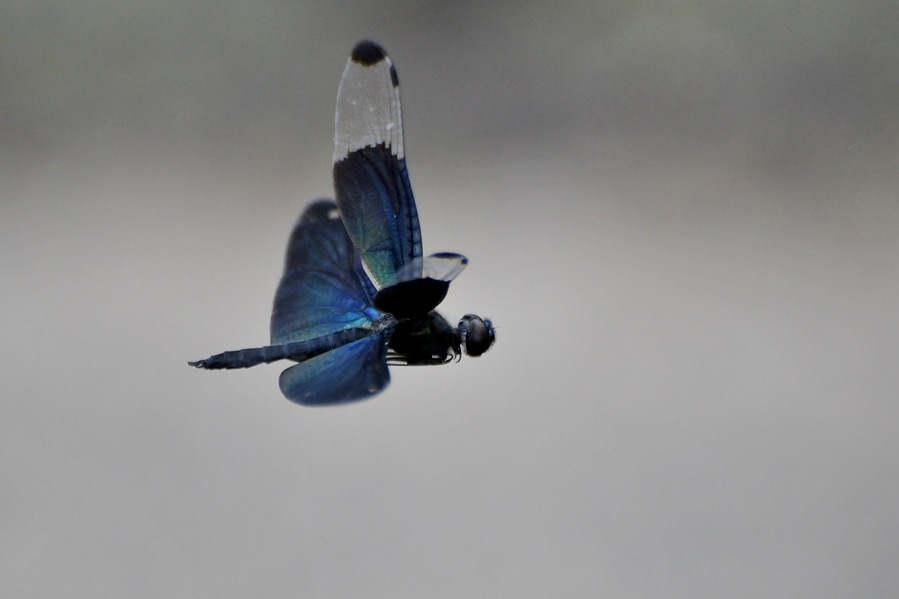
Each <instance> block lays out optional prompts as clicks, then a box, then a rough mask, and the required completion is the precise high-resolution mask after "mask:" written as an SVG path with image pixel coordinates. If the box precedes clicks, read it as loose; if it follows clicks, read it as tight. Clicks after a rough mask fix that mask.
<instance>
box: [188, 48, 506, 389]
mask: <svg viewBox="0 0 899 599" xmlns="http://www.w3.org/2000/svg"><path fill="white" fill-rule="evenodd" d="M335 129H336V136H335V144H334V156H333V163H332V171H333V176H334V194H335V197H336V200H337V201H336V202H334V201H333V200H327V199H322V200H316V201H314V202H313V203H311V204H310V205H309V206H307V207H306V209H305V210H304V211H303V213H302V214H301V215H300V218H299V220H298V221H297V224H296V225H295V226H294V229H293V232H292V233H291V235H290V240H289V241H288V244H287V255H286V258H285V262H284V273H283V275H282V278H281V282H280V283H279V285H278V290H277V291H276V293H275V301H274V307H273V309H272V320H271V345H267V346H265V347H256V348H250V349H241V350H237V351H227V352H224V353H221V354H217V355H214V356H211V357H209V358H206V359H205V360H199V361H197V362H188V364H190V365H191V366H195V367H197V368H205V369H208V370H217V369H233V368H249V367H251V366H256V365H257V364H263V363H270V362H275V361H277V360H292V361H294V362H298V363H297V364H295V365H293V366H291V367H290V368H288V369H286V370H285V371H284V372H282V373H281V377H280V380H279V384H280V387H281V392H282V393H284V396H285V397H287V399H289V400H291V401H294V402H296V403H298V404H302V405H333V404H340V403H346V402H351V401H357V400H361V399H365V398H367V397H371V396H372V395H375V394H376V393H379V392H380V391H382V390H383V389H384V388H385V387H386V386H387V384H388V383H389V382H390V373H389V370H388V365H389V364H390V365H428V364H445V363H447V362H450V361H452V360H453V359H456V360H458V359H459V358H460V357H461V354H462V352H463V351H464V352H465V353H466V354H468V355H469V356H480V355H481V354H483V353H484V352H486V351H487V350H488V349H489V348H490V346H491V345H492V344H493V342H494V341H495V340H496V333H495V331H494V328H493V324H492V323H491V321H490V320H489V319H482V318H481V317H479V316H476V315H474V314H467V315H465V316H463V317H462V319H461V320H460V321H459V324H458V326H456V327H453V326H452V325H450V324H449V322H448V321H447V320H446V319H445V318H444V317H443V316H441V315H440V314H438V313H437V312H436V311H434V309H435V308H436V307H437V306H438V305H439V304H440V302H441V301H443V298H444V297H446V293H447V290H448V289H449V284H450V281H452V280H453V279H454V278H455V277H456V276H458V274H459V273H460V272H461V271H462V269H464V268H465V265H466V264H467V263H468V260H467V259H466V258H465V257H464V256H462V255H460V254H452V253H439V254H432V255H430V256H427V257H423V256H422V247H421V230H420V227H419V223H418V212H417V210H416V208H415V199H414V197H413V196H412V186H411V185H410V183H409V174H408V172H407V171H406V159H405V154H404V152H403V125H402V114H401V111H400V96H399V80H398V78H397V74H396V69H395V68H394V66H393V64H392V63H391V61H390V59H389V58H388V57H387V53H386V52H385V51H384V49H383V48H382V47H381V46H379V45H378V44H377V43H375V42H372V41H368V40H363V41H361V42H359V43H358V44H356V46H355V47H354V48H353V51H352V53H351V54H350V59H349V60H348V61H347V65H346V69H344V71H343V77H342V78H341V80H340V87H339V88H338V91H337V111H336V118H335Z"/></svg>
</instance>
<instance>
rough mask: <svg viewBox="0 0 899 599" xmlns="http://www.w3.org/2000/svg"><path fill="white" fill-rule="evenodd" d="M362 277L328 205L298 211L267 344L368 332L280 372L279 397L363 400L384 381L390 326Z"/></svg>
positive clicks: (314, 401) (320, 202) (315, 400)
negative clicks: (376, 306) (373, 303)
mask: <svg viewBox="0 0 899 599" xmlns="http://www.w3.org/2000/svg"><path fill="white" fill-rule="evenodd" d="M369 285H370V283H368V280H367V278H366V276H365V274H364V273H363V272H362V266H361V263H360V261H359V256H358V254H357V253H356V251H355V248H354V247H353V244H352V242H350V239H349V237H347V233H346V230H345V229H344V227H343V223H341V221H340V216H339V214H338V212H337V205H336V204H335V203H334V202H332V201H331V200H318V201H316V202H313V203H312V204H310V205H309V206H307V207H306V210H304V211H303V214H302V215H301V216H300V220H299V221H298V222H297V224H296V226H295V227H294V230H293V232H292V233H291V235H290V241H289V242H288V246H287V257H286V259H285V262H284V275H283V277H282V278H281V283H280V284H279V285H278V291H277V292H276V293H275V304H274V308H273V310H272V323H271V337H272V344H273V345H274V344H284V343H292V342H296V341H304V340H308V339H316V340H317V339H318V338H320V337H321V336H322V335H326V334H329V333H334V332H337V331H343V330H348V329H356V328H359V327H362V328H371V329H372V334H371V335H370V336H367V337H363V338H362V339H358V340H357V341H353V342H352V343H349V344H347V345H344V346H342V347H337V348H335V349H332V350H330V351H328V352H326V353H324V354H321V355H318V356H315V357H313V358H310V359H308V360H305V361H303V362H300V363H299V364H297V365H296V366H291V367H290V368H288V369H287V370H285V371H284V372H282V373H281V379H280V386H281V392H282V393H284V396H285V397H287V399H289V400H291V401H295V402H297V403H300V404H304V405H327V404H335V403H343V402H348V401H355V400H359V399H364V398H366V397H369V396H371V395H374V394H375V393H377V392H378V391H380V390H381V389H383V388H384V387H385V386H387V383H389V382H390V374H389V372H388V370H387V344H388V342H389V340H390V336H391V334H392V332H393V327H392V326H387V327H384V326H382V324H383V321H382V320H381V318H382V316H383V315H382V314H380V313H379V312H378V311H377V310H375V309H374V308H373V307H372V306H371V295H370V292H369V287H368V286H369Z"/></svg>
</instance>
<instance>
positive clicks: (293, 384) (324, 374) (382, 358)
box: [279, 328, 393, 406]
mask: <svg viewBox="0 0 899 599" xmlns="http://www.w3.org/2000/svg"><path fill="white" fill-rule="evenodd" d="M392 330H393V329H392V328H390V329H387V330H384V331H382V332H381V333H380V334H375V335H371V336H369V337H365V338H363V339H360V340H358V341H355V342H353V343H350V344H349V345H344V346H343V347H339V348H337V349H334V350H331V351H329V352H327V353H325V354H322V355H320V356H316V357H314V358H312V359H310V360H306V361H305V362H300V363H299V364H297V365H296V366H291V367H290V368H288V369H287V370H285V371H284V372H282V373H281V378H280V380H279V384H280V386H281V392H282V393H283V394H284V397H286V398H287V399H289V400H290V401H293V402H296V403H298V404H302V405H306V406H322V405H334V404H340V403H347V402H351V401H358V400H360V399H366V398H368V397H371V396H372V395H375V394H376V393H378V392H379V391H381V390H382V389H384V387H386V386H387V384H388V383H389V382H390V372H389V371H388V368H387V343H388V341H389V339H390V334H391V332H392Z"/></svg>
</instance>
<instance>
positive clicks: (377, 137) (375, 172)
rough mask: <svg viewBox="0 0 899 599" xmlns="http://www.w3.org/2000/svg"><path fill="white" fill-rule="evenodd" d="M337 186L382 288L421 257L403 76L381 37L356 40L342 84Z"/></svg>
mask: <svg viewBox="0 0 899 599" xmlns="http://www.w3.org/2000/svg"><path fill="white" fill-rule="evenodd" d="M335 129H336V135H335V144H334V159H333V175H334V192H335V195H336V198H337V205H338V206H339V208H340V215H341V217H342V218H343V222H344V225H345V226H346V230H347V233H348V234H349V236H350V239H352V241H353V243H354V244H355V245H356V247H357V248H358V250H359V253H360V255H361V258H362V262H363V263H364V265H365V269H366V271H367V272H368V274H369V275H370V276H371V279H372V280H373V282H374V283H375V285H376V286H377V287H378V288H381V287H383V286H385V284H387V282H388V281H389V280H390V279H391V278H392V277H393V276H394V275H395V273H396V272H397V271H398V270H400V269H402V268H403V266H404V265H406V264H407V263H409V262H410V261H412V260H414V259H416V258H420V257H421V231H420V229H419V224H418V213H417V211H416V208H415V199H414V198H413V196H412V187H411V185H410V184H409V175H408V173H407V171H406V160H405V154H404V153H403V120H402V114H401V110H400V94H399V81H398V79H397V76H396V70H395V69H394V68H393V64H392V63H391V62H390V59H389V58H388V57H387V54H386V52H385V51H384V49H383V48H381V47H380V46H379V45H378V44H376V43H374V42H371V41H362V42H359V43H358V44H356V47H355V48H353V52H352V54H351V55H350V59H349V61H348V62H347V66H346V69H345V70H344V71H343V78H342V79H341V80H340V88H339V90H338V92H337V111H336V117H335Z"/></svg>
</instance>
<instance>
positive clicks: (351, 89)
mask: <svg viewBox="0 0 899 599" xmlns="http://www.w3.org/2000/svg"><path fill="white" fill-rule="evenodd" d="M392 68H393V67H392V63H391V62H390V59H389V58H388V57H386V56H385V57H384V58H383V59H381V60H379V61H378V62H376V63H374V64H371V65H363V64H360V63H358V62H356V61H354V60H353V59H352V58H350V59H349V61H347V65H346V69H344V71H343V77H342V78H341V79H340V87H339V88H338V90H337V113H336V115H335V131H336V135H335V138H334V158H333V161H332V164H336V163H337V162H339V161H341V160H343V159H344V158H346V157H347V155H348V154H349V153H350V152H353V151H355V150H359V149H361V148H364V147H366V146H376V145H378V144H384V145H385V146H387V147H388V148H390V151H391V153H392V154H393V155H394V156H396V157H397V158H400V159H402V158H403V119H402V114H401V112H400V88H399V86H396V85H394V84H393V79H394V76H393V75H392V74H391V70H392Z"/></svg>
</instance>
